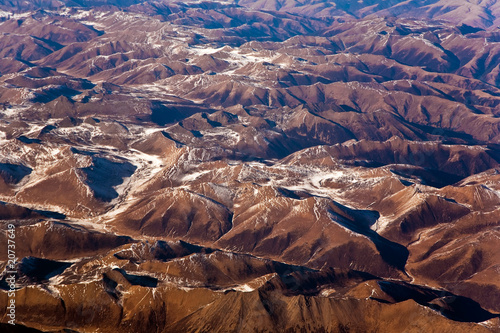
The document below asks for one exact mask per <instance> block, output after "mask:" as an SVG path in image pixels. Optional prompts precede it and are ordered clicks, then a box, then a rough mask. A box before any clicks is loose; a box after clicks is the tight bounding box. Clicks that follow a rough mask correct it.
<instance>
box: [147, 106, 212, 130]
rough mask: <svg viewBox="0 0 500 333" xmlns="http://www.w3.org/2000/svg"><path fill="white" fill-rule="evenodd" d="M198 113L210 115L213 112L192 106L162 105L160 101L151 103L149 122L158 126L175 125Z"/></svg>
mask: <svg viewBox="0 0 500 333" xmlns="http://www.w3.org/2000/svg"><path fill="white" fill-rule="evenodd" d="M200 112H208V113H212V112H213V111H212V110H209V109H207V108H204V107H202V106H198V105H194V104H193V105H189V104H164V103H162V102H160V101H152V102H151V121H152V122H153V123H155V124H157V125H159V126H165V125H166V124H172V123H175V122H177V121H180V120H182V119H185V118H187V117H190V116H192V115H193V114H196V113H200Z"/></svg>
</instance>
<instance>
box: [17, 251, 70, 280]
mask: <svg viewBox="0 0 500 333" xmlns="http://www.w3.org/2000/svg"><path fill="white" fill-rule="evenodd" d="M72 264H73V263H68V262H60V261H55V260H48V259H43V258H36V257H25V258H23V259H22V260H21V262H20V263H19V265H18V268H17V269H18V274H19V280H24V279H26V280H27V281H28V282H29V283H40V282H44V281H47V280H48V279H50V278H52V277H54V276H56V275H59V274H61V273H62V272H64V270H65V269H66V268H68V267H70V266H71V265H72Z"/></svg>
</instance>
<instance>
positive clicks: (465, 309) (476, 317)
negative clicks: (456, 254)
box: [378, 281, 499, 323]
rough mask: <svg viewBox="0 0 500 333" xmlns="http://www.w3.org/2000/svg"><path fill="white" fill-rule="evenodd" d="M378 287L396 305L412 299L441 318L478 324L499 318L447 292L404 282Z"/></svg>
mask: <svg viewBox="0 0 500 333" xmlns="http://www.w3.org/2000/svg"><path fill="white" fill-rule="evenodd" d="M378 285H379V286H380V289H382V291H383V292H385V293H386V294H387V295H389V296H390V297H392V298H393V299H394V301H395V302H396V303H399V302H404V301H406V300H409V299H412V300H414V301H415V302H417V303H418V304H420V305H423V306H427V307H429V308H431V309H433V310H436V311H439V312H441V314H442V315H443V316H445V317H447V318H449V319H451V320H455V321H460V322H475V323H478V322H482V321H485V320H488V319H492V318H495V317H499V315H498V314H492V313H490V312H488V311H486V310H484V309H483V308H482V307H481V305H480V304H479V303H477V302H476V301H473V300H472V299H470V298H467V297H463V296H457V295H454V294H452V293H450V292H448V291H444V290H435V289H431V288H427V287H422V286H415V285H411V284H408V283H405V282H389V281H379V282H378Z"/></svg>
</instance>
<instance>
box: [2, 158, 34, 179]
mask: <svg viewBox="0 0 500 333" xmlns="http://www.w3.org/2000/svg"><path fill="white" fill-rule="evenodd" d="M31 171H33V170H32V169H31V168H28V167H27V166H24V165H21V164H10V163H0V178H2V179H3V180H4V182H6V183H7V184H17V183H19V182H20V181H21V180H22V179H23V178H24V177H26V176H27V175H29V174H30V173H31Z"/></svg>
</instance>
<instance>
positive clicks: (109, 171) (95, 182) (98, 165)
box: [80, 157, 137, 202]
mask: <svg viewBox="0 0 500 333" xmlns="http://www.w3.org/2000/svg"><path fill="white" fill-rule="evenodd" d="M92 162H93V163H92V165H91V166H89V167H86V168H82V169H80V170H81V171H83V172H84V173H85V176H86V182H85V183H86V184H87V185H88V186H89V187H90V188H91V189H92V190H93V191H94V195H95V197H96V198H97V199H99V200H102V201H105V202H109V201H111V200H113V199H115V198H117V197H118V193H117V192H116V190H115V189H114V187H115V186H118V185H120V184H122V183H123V179H124V178H127V177H130V176H132V174H133V173H134V172H135V170H136V169H137V167H136V166H134V165H133V164H131V163H129V162H122V163H119V162H113V161H110V160H108V159H106V158H103V157H93V158H92Z"/></svg>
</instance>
